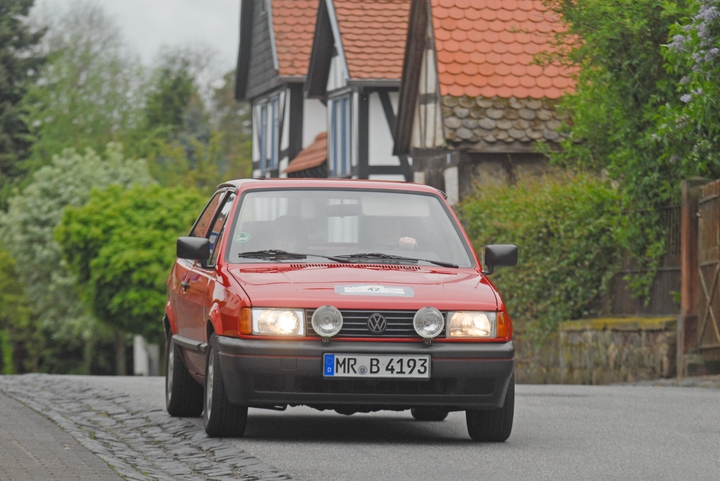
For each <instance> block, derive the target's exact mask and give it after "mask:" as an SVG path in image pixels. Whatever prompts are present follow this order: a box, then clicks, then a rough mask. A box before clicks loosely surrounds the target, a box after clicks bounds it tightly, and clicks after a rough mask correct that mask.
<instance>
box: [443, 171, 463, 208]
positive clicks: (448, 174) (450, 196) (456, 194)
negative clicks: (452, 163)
mask: <svg viewBox="0 0 720 481" xmlns="http://www.w3.org/2000/svg"><path fill="white" fill-rule="evenodd" d="M443 176H444V177H445V195H447V201H448V204H450V205H455V204H457V202H458V201H459V200H460V184H459V180H460V179H459V177H458V168H457V167H448V168H447V169H445V170H444V171H443Z"/></svg>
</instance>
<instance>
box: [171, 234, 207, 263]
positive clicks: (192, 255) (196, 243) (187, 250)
mask: <svg viewBox="0 0 720 481" xmlns="http://www.w3.org/2000/svg"><path fill="white" fill-rule="evenodd" d="M177 256H178V257H179V258H180V259H189V260H191V261H203V262H204V261H207V260H208V257H210V241H209V240H208V239H206V238H205V237H180V238H179V239H178V240H177Z"/></svg>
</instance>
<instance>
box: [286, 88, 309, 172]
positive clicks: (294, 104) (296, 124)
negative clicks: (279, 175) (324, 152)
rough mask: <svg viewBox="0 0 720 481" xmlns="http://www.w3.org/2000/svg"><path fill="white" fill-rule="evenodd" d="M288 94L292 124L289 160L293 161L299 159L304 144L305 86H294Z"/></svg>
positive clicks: (289, 126) (289, 89)
mask: <svg viewBox="0 0 720 481" xmlns="http://www.w3.org/2000/svg"><path fill="white" fill-rule="evenodd" d="M288 93H289V94H290V118H289V122H290V124H289V125H288V126H287V128H289V129H290V130H289V132H288V133H289V144H288V154H287V155H288V157H289V160H293V159H294V158H295V157H297V154H299V153H300V151H301V150H302V146H303V145H302V142H303V129H304V128H305V126H304V125H303V108H304V106H305V102H304V98H303V86H302V84H292V85H289V87H288Z"/></svg>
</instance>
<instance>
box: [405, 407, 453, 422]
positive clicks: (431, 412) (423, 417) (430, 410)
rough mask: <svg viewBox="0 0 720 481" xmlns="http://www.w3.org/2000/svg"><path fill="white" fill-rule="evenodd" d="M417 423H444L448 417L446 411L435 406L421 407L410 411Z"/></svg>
mask: <svg viewBox="0 0 720 481" xmlns="http://www.w3.org/2000/svg"><path fill="white" fill-rule="evenodd" d="M410 413H411V414H412V417H414V418H415V420H417V421H444V420H445V418H446V417H448V411H447V409H443V408H441V407H437V406H421V407H416V408H412V409H411V410H410Z"/></svg>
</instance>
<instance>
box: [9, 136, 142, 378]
mask: <svg viewBox="0 0 720 481" xmlns="http://www.w3.org/2000/svg"><path fill="white" fill-rule="evenodd" d="M150 183H152V180H151V178H150V175H149V173H148V171H147V167H146V164H145V162H144V161H142V160H130V159H126V158H125V156H124V153H123V150H122V147H121V146H120V145H118V144H109V145H108V146H107V148H106V150H105V152H104V155H102V156H101V155H98V154H97V153H95V152H94V151H93V150H90V149H88V150H87V151H86V152H85V153H84V154H80V153H78V152H77V151H75V150H73V149H66V150H64V151H63V153H62V155H56V156H54V157H53V159H52V162H51V164H50V165H48V166H45V167H43V168H41V169H40V170H38V171H37V172H35V173H34V174H33V176H32V178H31V182H30V183H29V185H27V187H25V189H23V191H22V192H21V193H20V194H18V195H16V196H14V197H13V198H11V199H10V206H9V210H8V212H7V213H6V214H1V215H0V238H1V239H2V240H3V241H4V246H5V248H6V249H7V250H8V252H9V253H10V254H11V255H12V257H13V259H14V260H15V262H16V265H17V266H19V267H18V269H17V271H18V272H17V278H18V279H19V280H20V282H22V284H23V286H24V289H25V293H26V295H27V298H28V301H29V305H30V309H31V311H30V315H31V319H33V322H35V323H36V329H37V330H38V331H39V332H41V333H42V344H41V346H40V347H39V349H37V350H36V351H39V352H40V354H39V356H41V359H38V360H37V365H38V369H39V370H42V371H47V372H64V373H67V372H85V373H87V372H90V369H91V367H92V366H91V361H92V358H91V350H88V349H86V348H87V347H88V346H92V344H93V343H94V342H96V341H97V340H98V338H102V337H103V336H104V335H106V334H103V332H104V331H102V330H100V329H99V328H98V327H97V323H96V321H95V319H94V318H93V317H92V316H90V315H89V314H88V311H87V309H86V308H85V306H84V305H83V304H82V302H81V301H80V299H79V297H78V295H77V291H76V287H75V279H74V277H73V276H72V274H71V273H70V272H69V271H68V270H67V268H66V266H65V264H64V263H63V262H62V255H61V252H60V246H59V245H58V244H57V242H56V241H55V240H54V238H53V230H54V229H55V227H56V226H57V225H58V224H59V223H60V220H61V218H62V215H63V211H64V209H65V207H66V206H68V205H71V206H81V205H83V204H85V203H86V202H87V200H88V199H89V197H90V191H91V190H92V188H93V187H95V188H100V189H102V188H106V187H108V186H110V185H113V184H119V185H122V186H131V185H134V184H141V185H148V184H150Z"/></svg>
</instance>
